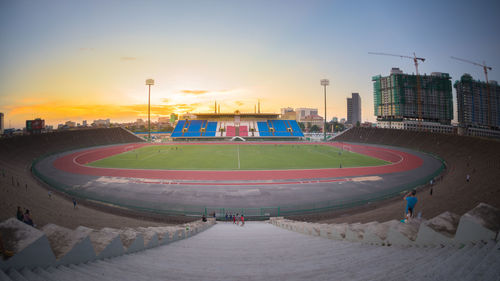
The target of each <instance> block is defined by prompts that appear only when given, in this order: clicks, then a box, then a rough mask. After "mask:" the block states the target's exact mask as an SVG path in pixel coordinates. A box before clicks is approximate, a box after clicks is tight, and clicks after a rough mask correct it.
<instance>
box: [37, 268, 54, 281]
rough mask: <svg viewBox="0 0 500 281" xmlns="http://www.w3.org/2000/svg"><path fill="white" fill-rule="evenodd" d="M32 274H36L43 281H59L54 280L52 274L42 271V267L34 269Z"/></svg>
mask: <svg viewBox="0 0 500 281" xmlns="http://www.w3.org/2000/svg"><path fill="white" fill-rule="evenodd" d="M31 272H33V273H34V274H36V275H37V276H39V277H40V278H41V279H42V280H45V281H57V279H56V278H54V276H52V274H50V273H49V272H47V271H45V270H44V269H42V268H40V267H37V268H34V269H32V270H31Z"/></svg>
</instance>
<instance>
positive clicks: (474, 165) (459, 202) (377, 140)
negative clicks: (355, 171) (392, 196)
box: [302, 127, 500, 222]
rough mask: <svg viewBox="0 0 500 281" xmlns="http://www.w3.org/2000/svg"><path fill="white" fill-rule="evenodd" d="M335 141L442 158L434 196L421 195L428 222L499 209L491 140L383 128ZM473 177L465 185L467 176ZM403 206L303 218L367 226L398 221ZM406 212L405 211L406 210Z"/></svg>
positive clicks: (498, 147) (495, 149) (496, 157)
mask: <svg viewBox="0 0 500 281" xmlns="http://www.w3.org/2000/svg"><path fill="white" fill-rule="evenodd" d="M334 141H337V142H344V141H345V142H355V143H370V144H383V145H390V146H399V147H405V148H410V149H414V150H419V151H425V152H427V153H431V154H434V155H437V156H439V157H441V158H442V159H444V161H445V162H446V166H447V169H446V170H445V172H444V174H443V175H442V176H441V177H439V178H438V179H437V181H436V183H435V185H434V186H433V195H432V196H431V195H430V194H429V192H428V190H427V189H428V188H429V186H427V187H426V188H427V189H425V191H426V192H422V193H419V200H420V202H421V203H419V209H420V211H421V212H422V214H423V215H424V216H426V217H432V216H437V215H439V214H441V213H442V212H445V211H450V212H454V213H457V214H459V215H462V214H464V213H465V212H467V211H468V210H470V209H472V208H474V206H476V205H477V204H479V203H480V202H485V203H488V204H490V205H492V206H494V207H496V208H500V189H499V188H498V182H500V142H499V141H497V140H492V139H485V138H478V137H465V136H457V135H452V134H440V133H430V132H418V131H406V130H397V129H380V128H357V127H355V128H352V129H350V130H348V131H347V132H345V133H344V134H342V135H340V136H338V137H337V138H335V140H334ZM467 174H469V175H470V176H471V183H469V184H468V183H467V182H466V180H465V178H466V175H467ZM402 205H403V202H402V200H400V199H399V198H398V199H397V200H395V201H389V202H384V203H383V204H381V205H380V207H379V208H374V206H369V207H368V208H360V209H358V210H355V211H354V210H353V211H350V212H349V213H350V214H351V215H346V214H343V217H342V218H340V217H339V216H340V215H341V214H340V213H337V214H335V215H334V214H327V213H325V214H323V215H321V216H316V217H313V216H310V217H307V218H305V217H303V218H302V219H305V220H320V221H324V222H349V221H350V222H369V221H374V220H378V221H386V220H391V219H397V218H399V217H400V216H401V214H400V212H399V211H400V209H401V208H402ZM403 207H404V206H403Z"/></svg>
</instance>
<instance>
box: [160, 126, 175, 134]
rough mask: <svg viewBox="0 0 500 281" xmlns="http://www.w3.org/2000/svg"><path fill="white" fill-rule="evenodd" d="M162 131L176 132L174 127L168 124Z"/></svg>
mask: <svg viewBox="0 0 500 281" xmlns="http://www.w3.org/2000/svg"><path fill="white" fill-rule="evenodd" d="M162 130H163V131H166V132H172V131H173V130H174V127H172V125H170V124H167V125H166V126H164V127H162Z"/></svg>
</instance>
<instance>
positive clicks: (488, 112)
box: [451, 56, 493, 128]
mask: <svg viewBox="0 0 500 281" xmlns="http://www.w3.org/2000/svg"><path fill="white" fill-rule="evenodd" d="M451 58H452V59H455V60H459V61H463V62H466V63H470V64H473V65H477V66H480V67H482V68H483V71H484V77H485V79H486V103H487V104H488V111H487V112H486V114H487V116H486V120H487V121H488V127H489V128H491V104H490V83H489V81H488V70H492V69H493V68H492V67H491V66H487V65H486V63H485V62H484V61H483V64H480V63H477V62H473V61H470V60H466V59H461V58H457V57H454V56H451Z"/></svg>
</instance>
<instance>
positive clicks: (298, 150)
mask: <svg viewBox="0 0 500 281" xmlns="http://www.w3.org/2000/svg"><path fill="white" fill-rule="evenodd" d="M341 163H342V167H360V166H379V165H385V164H390V163H389V162H386V161H383V160H379V159H376V158H372V157H369V156H365V155H361V154H357V153H353V152H348V151H340V149H338V148H335V147H331V146H326V145H297V144H276V145H275V144H259V145H162V146H146V147H142V148H139V149H136V150H131V151H127V152H124V153H121V154H118V155H114V156H111V157H108V158H104V159H101V160H98V161H95V162H92V163H89V164H88V165H89V166H93V167H106V168H129V169H169V170H278V169H317V168H338V167H340V164H341Z"/></svg>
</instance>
